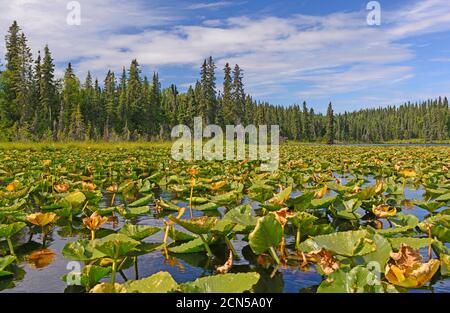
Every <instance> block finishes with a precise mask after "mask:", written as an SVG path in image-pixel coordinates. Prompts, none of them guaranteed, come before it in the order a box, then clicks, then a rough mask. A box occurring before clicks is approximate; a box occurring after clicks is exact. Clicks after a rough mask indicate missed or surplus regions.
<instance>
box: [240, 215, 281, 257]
mask: <svg viewBox="0 0 450 313" xmlns="http://www.w3.org/2000/svg"><path fill="white" fill-rule="evenodd" d="M282 236H283V230H282V228H281V225H280V223H278V221H277V220H276V219H275V216H274V215H273V214H269V215H266V216H264V217H261V218H259V219H258V222H257V223H256V227H255V229H254V230H253V231H252V232H251V233H250V235H249V237H248V238H249V244H250V247H251V249H252V250H253V252H254V253H255V254H261V253H263V252H266V251H267V250H269V248H275V247H277V246H278V245H279V244H280V242H281V238H282Z"/></svg>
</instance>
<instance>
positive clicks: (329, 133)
mask: <svg viewBox="0 0 450 313" xmlns="http://www.w3.org/2000/svg"><path fill="white" fill-rule="evenodd" d="M327 119H328V124H327V143H328V144H329V145H332V144H334V136H335V134H334V113H333V107H332V105H331V102H330V104H329V105H328V110H327Z"/></svg>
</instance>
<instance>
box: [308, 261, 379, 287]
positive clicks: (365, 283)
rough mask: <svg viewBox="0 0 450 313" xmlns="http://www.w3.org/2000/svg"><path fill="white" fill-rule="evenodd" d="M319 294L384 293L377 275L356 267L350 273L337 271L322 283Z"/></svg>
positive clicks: (361, 267)
mask: <svg viewBox="0 0 450 313" xmlns="http://www.w3.org/2000/svg"><path fill="white" fill-rule="evenodd" d="M317 292H318V293H368V292H377V293H381V292H384V288H383V286H382V284H381V282H380V280H379V279H378V277H377V275H376V273H373V272H371V271H369V269H367V268H366V267H363V266H356V267H354V268H352V269H351V270H350V271H349V272H347V271H345V270H337V271H336V272H334V273H332V274H331V275H329V276H328V278H327V279H325V280H324V281H322V283H321V284H320V286H319V288H318V289H317Z"/></svg>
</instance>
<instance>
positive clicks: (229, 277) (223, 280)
mask: <svg viewBox="0 0 450 313" xmlns="http://www.w3.org/2000/svg"><path fill="white" fill-rule="evenodd" d="M259 278H260V275H259V274H258V273H255V272H251V273H237V274H234V273H228V274H223V275H214V276H206V277H201V278H198V279H197V280H195V281H193V282H190V283H185V284H182V285H180V289H181V291H182V292H187V293H190V292H194V293H242V292H244V291H251V290H252V288H253V286H254V285H255V284H256V283H257V282H258V281H259Z"/></svg>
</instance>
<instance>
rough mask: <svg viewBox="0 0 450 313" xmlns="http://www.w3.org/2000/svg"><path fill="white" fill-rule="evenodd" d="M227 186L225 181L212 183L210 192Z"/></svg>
mask: <svg viewBox="0 0 450 313" xmlns="http://www.w3.org/2000/svg"><path fill="white" fill-rule="evenodd" d="M226 184H227V182H226V181H225V180H222V181H218V182H216V183H212V184H211V187H210V189H211V190H214V191H215V190H219V189H220V188H222V187H223V186H225V185H226Z"/></svg>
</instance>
